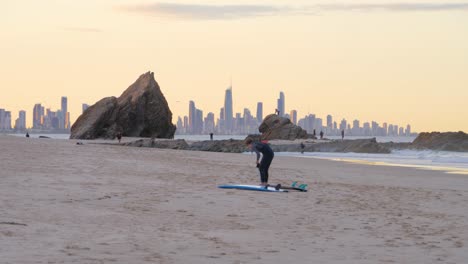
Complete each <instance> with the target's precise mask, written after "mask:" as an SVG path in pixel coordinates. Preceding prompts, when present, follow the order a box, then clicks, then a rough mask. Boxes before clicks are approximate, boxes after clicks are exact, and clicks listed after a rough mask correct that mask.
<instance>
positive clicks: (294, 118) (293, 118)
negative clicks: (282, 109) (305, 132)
mask: <svg viewBox="0 0 468 264" xmlns="http://www.w3.org/2000/svg"><path fill="white" fill-rule="evenodd" d="M290 119H291V122H292V123H293V124H295V125H297V111H296V110H291V114H290Z"/></svg>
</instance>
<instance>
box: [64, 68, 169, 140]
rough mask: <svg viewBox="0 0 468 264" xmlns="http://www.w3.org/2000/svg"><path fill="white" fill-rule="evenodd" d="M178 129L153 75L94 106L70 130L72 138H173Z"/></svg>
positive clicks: (144, 76)
mask: <svg viewBox="0 0 468 264" xmlns="http://www.w3.org/2000/svg"><path fill="white" fill-rule="evenodd" d="M175 130H176V127H175V126H174V125H173V124H172V112H171V110H170V109H169V106H168V104H167V101H166V98H164V95H163V94H162V92H161V89H160V88H159V85H158V83H157V82H156V80H155V79H154V73H153V72H147V73H145V74H143V75H141V76H140V77H139V78H138V79H137V80H136V82H135V83H133V84H132V85H130V87H128V88H127V90H125V91H124V93H123V94H122V95H121V96H120V97H119V98H115V97H107V98H104V99H102V100H100V101H99V102H97V103H96V104H94V105H92V106H91V107H89V108H88V109H86V111H85V112H84V113H83V114H82V115H81V116H80V117H79V118H78V119H77V120H76V122H75V123H74V124H73V126H72V128H71V135H70V138H72V139H95V138H115V136H116V134H117V133H119V132H120V133H122V135H123V136H127V137H153V138H173V137H174V132H175Z"/></svg>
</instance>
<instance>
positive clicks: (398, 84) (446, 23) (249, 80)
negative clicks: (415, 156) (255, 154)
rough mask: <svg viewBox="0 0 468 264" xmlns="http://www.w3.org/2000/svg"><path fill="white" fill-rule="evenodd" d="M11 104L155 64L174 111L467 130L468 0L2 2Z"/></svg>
mask: <svg viewBox="0 0 468 264" xmlns="http://www.w3.org/2000/svg"><path fill="white" fill-rule="evenodd" d="M0 32H2V33H1V34H0V43H1V48H0V108H3V109H7V110H9V111H11V112H12V120H13V122H14V120H15V119H16V118H17V116H18V111H19V110H26V111H27V125H29V126H30V125H31V124H32V120H31V117H32V109H33V106H34V104H36V103H42V105H43V106H45V107H46V108H51V110H53V111H55V110H57V109H59V108H60V98H61V96H67V97H68V104H69V106H68V107H69V111H70V112H71V121H72V122H73V121H75V120H76V118H78V116H79V115H80V114H81V105H82V103H87V104H90V105H91V104H94V103H95V102H97V101H99V100H100V99H102V98H104V97H108V96H120V95H121V94H122V93H123V91H124V90H125V89H126V88H127V87H128V86H129V85H131V84H132V83H133V82H134V81H135V80H136V79H137V78H138V77H139V76H140V75H141V74H143V73H145V72H148V71H153V72H155V78H156V81H157V82H158V83H159V85H160V87H161V90H162V92H163V94H164V95H165V97H166V100H167V101H168V104H169V107H170V109H171V111H172V113H173V123H175V122H176V121H177V117H178V116H184V115H188V103H189V101H190V100H193V101H194V102H195V104H196V107H197V108H199V109H202V110H203V113H204V115H206V114H207V113H208V112H213V113H214V114H215V117H216V118H217V117H219V111H220V108H221V107H223V105H224V93H225V90H226V89H227V88H228V87H229V86H230V84H231V82H232V90H233V101H234V112H240V113H243V109H244V108H249V109H250V110H251V111H252V113H253V114H254V115H255V113H256V105H257V102H259V101H261V102H263V105H264V113H265V114H268V113H274V109H275V108H276V100H277V98H278V97H279V93H280V91H283V92H284V94H285V98H286V111H287V112H289V111H290V110H293V109H294V110H297V111H298V117H299V118H302V117H304V116H305V115H307V114H315V115H316V116H317V117H321V118H323V119H326V115H328V114H331V115H332V116H333V118H334V120H336V121H337V122H338V123H339V122H340V121H341V119H343V118H344V119H346V120H347V121H348V122H352V121H353V120H354V119H358V120H360V121H361V124H362V123H363V122H371V121H376V122H378V123H379V124H382V123H384V122H387V123H389V124H396V125H400V126H406V125H407V124H411V126H412V130H413V131H417V132H426V131H465V132H468V121H467V120H468V107H467V106H468V1H457V0H454V1H433V0H427V1H421V0H398V1H394V0H385V1H384V0H372V1H370V0H362V1H350V0H341V1H335V0H308V1H303V0H296V1H286V0H276V1H272V0H263V1H261V0H249V1H245V0H236V1H233V0H232V1H224V0H220V1H207V0H200V1H196V3H195V2H194V1H156V0H149V1H145V0H141V1H138V0H137V1H135V0H131V1H130V0H113V1H111V0H80V1H76V0H42V1H37V0H0Z"/></svg>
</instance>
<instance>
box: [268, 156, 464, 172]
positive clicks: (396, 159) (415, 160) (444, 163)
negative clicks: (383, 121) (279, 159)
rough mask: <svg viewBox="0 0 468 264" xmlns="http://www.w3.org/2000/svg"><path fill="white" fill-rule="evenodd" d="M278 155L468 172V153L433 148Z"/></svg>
mask: <svg viewBox="0 0 468 264" xmlns="http://www.w3.org/2000/svg"><path fill="white" fill-rule="evenodd" d="M275 155H278V156H290V157H301V158H318V159H330V160H338V161H345V162H354V163H363V164H369V165H386V166H389V165H390V166H401V167H414V168H422V169H429V170H441V171H446V172H448V173H458V174H468V153H467V152H451V151H431V150H423V151H418V150H395V151H392V153H389V154H369V153H331V152H305V153H304V154H301V153H296V152H279V153H275Z"/></svg>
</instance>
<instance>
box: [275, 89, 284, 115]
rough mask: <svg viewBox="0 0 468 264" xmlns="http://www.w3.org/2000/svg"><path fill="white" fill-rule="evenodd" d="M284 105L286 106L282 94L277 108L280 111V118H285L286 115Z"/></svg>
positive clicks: (281, 93)
mask: <svg viewBox="0 0 468 264" xmlns="http://www.w3.org/2000/svg"><path fill="white" fill-rule="evenodd" d="M284 105H285V101H284V93H283V92H280V97H279V98H278V106H277V109H278V111H279V116H284V114H285V112H284Z"/></svg>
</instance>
